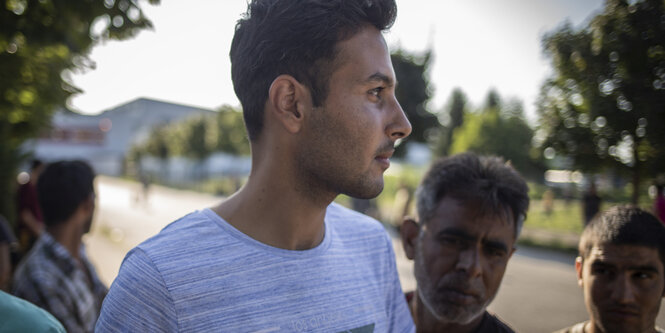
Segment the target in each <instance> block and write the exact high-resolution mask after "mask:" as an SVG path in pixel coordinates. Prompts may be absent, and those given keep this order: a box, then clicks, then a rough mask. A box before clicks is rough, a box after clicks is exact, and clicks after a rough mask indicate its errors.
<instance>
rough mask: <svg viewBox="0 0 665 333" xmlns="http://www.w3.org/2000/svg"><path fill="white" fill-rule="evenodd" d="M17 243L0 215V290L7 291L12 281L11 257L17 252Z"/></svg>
mask: <svg viewBox="0 0 665 333" xmlns="http://www.w3.org/2000/svg"><path fill="white" fill-rule="evenodd" d="M17 247H18V242H17V241H16V237H15V236H14V233H13V232H12V230H11V227H10V226H9V222H7V219H5V217H4V216H2V215H0V290H2V291H9V286H10V282H11V280H12V271H13V261H12V257H13V255H15V252H16V251H17Z"/></svg>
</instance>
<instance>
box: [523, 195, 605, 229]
mask: <svg viewBox="0 0 665 333" xmlns="http://www.w3.org/2000/svg"><path fill="white" fill-rule="evenodd" d="M601 209H602V208H601ZM524 226H525V227H526V228H536V229H544V230H551V231H557V232H569V233H581V232H582V229H583V227H584V220H583V216H582V204H581V203H580V201H579V200H569V201H565V200H554V201H553V205H552V209H551V211H550V212H549V213H548V212H547V210H546V209H545V207H544V204H543V201H542V200H531V204H530V207H529V212H528V213H527V218H526V221H524Z"/></svg>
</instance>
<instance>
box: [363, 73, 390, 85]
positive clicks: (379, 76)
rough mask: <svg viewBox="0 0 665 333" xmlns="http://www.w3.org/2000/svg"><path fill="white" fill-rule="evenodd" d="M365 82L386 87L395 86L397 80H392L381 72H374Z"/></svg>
mask: <svg viewBox="0 0 665 333" xmlns="http://www.w3.org/2000/svg"><path fill="white" fill-rule="evenodd" d="M365 82H367V83H371V82H380V83H384V84H386V85H388V86H393V85H397V80H393V78H391V77H389V76H388V75H386V74H383V73H381V72H376V73H374V74H372V75H370V76H368V77H367V79H366V80H365Z"/></svg>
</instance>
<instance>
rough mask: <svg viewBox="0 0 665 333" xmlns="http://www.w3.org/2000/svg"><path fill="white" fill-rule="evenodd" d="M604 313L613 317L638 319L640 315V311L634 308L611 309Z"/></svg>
mask: <svg viewBox="0 0 665 333" xmlns="http://www.w3.org/2000/svg"><path fill="white" fill-rule="evenodd" d="M604 312H605V313H607V314H608V315H610V316H612V317H621V318H629V317H638V316H639V315H640V311H639V310H637V309H635V308H633V307H615V308H609V309H607V310H605V311H604Z"/></svg>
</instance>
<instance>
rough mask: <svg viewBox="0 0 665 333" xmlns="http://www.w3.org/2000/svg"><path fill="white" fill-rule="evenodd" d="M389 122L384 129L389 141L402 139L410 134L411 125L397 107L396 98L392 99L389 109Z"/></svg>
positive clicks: (398, 106) (399, 107)
mask: <svg viewBox="0 0 665 333" xmlns="http://www.w3.org/2000/svg"><path fill="white" fill-rule="evenodd" d="M390 115H391V121H390V123H389V124H388V126H387V127H386V134H387V135H388V137H390V139H391V140H393V141H397V139H403V138H406V137H407V136H409V134H411V123H410V122H409V119H407V118H406V114H405V113H404V110H403V109H402V106H401V105H399V102H398V101H397V99H396V98H393V103H392V106H391V109H390Z"/></svg>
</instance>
